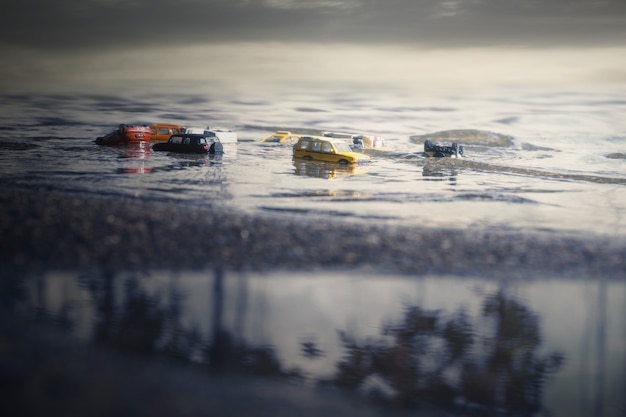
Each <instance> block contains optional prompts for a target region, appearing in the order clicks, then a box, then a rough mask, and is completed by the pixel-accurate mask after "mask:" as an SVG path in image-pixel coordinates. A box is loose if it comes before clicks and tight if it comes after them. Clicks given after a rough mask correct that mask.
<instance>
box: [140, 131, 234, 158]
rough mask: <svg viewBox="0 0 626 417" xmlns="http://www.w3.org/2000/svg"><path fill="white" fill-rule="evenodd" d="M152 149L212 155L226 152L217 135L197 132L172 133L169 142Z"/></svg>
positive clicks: (157, 144)
mask: <svg viewBox="0 0 626 417" xmlns="http://www.w3.org/2000/svg"><path fill="white" fill-rule="evenodd" d="M152 150H153V151H169V152H179V153H199V154H203V153H205V154H206V153H208V154H211V155H215V154H221V153H224V147H223V146H222V143H221V142H220V141H219V139H218V138H217V137H216V136H210V137H207V136H205V135H203V134H196V133H181V134H178V135H172V136H170V138H169V140H168V141H167V142H162V143H155V144H154V145H152Z"/></svg>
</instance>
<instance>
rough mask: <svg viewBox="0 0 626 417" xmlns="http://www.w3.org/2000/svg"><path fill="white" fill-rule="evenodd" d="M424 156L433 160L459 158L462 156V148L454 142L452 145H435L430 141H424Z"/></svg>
mask: <svg viewBox="0 0 626 417" xmlns="http://www.w3.org/2000/svg"><path fill="white" fill-rule="evenodd" d="M424 154H425V155H426V156H430V157H435V158H445V157H449V158H460V157H461V156H463V146H461V145H459V144H458V143H456V142H454V143H453V144H452V145H450V146H448V145H437V144H435V143H433V142H432V141H430V140H426V141H424Z"/></svg>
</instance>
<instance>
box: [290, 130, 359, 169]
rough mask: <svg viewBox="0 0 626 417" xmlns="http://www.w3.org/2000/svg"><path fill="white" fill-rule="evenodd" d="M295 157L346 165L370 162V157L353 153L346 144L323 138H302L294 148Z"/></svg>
mask: <svg viewBox="0 0 626 417" xmlns="http://www.w3.org/2000/svg"><path fill="white" fill-rule="evenodd" d="M293 157H294V158H302V159H309V160H317V161H327V162H338V163H340V164H346V165H347V164H360V163H365V162H369V160H370V157H369V156H368V155H365V154H363V153H359V152H353V151H352V149H350V146H349V145H348V144H347V143H346V142H343V141H339V140H336V139H333V138H326V137H323V136H301V137H300V139H298V142H297V143H296V144H295V145H294V146H293Z"/></svg>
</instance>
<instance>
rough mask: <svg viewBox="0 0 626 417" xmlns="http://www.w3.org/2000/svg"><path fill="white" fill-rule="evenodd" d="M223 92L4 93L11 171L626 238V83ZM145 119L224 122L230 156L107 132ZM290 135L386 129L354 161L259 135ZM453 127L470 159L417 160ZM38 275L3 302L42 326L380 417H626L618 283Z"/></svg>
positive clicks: (52, 179)
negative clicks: (407, 416)
mask: <svg viewBox="0 0 626 417" xmlns="http://www.w3.org/2000/svg"><path fill="white" fill-rule="evenodd" d="M213 87H214V86H213ZM213 87H212V88H206V89H205V90H202V89H200V90H199V91H195V90H191V89H188V90H184V89H183V90H181V91H172V89H170V91H168V92H167V93H161V92H158V93H146V92H145V90H143V91H142V92H133V91H125V93H124V94H117V93H114V92H112V91H108V92H99V93H89V94H71V95H69V94H67V95H64V94H47V95H46V94H43V95H38V96H31V95H17V94H16V95H10V96H2V97H0V120H1V123H0V125H1V126H3V127H2V130H1V131H0V149H1V152H0V184H1V185H2V186H3V187H13V188H15V187H19V188H22V189H43V190H51V191H58V192H72V193H81V194H87V195H89V194H96V195H108V196H112V197H115V196H134V197H138V198H142V199H150V200H158V201H165V202H167V201H177V202H184V203H186V204H189V205H193V206H200V207H203V206H204V207H207V208H208V209H212V208H215V209H223V210H233V211H240V212H246V213H251V214H256V215H263V216H293V217H294V218H299V217H306V218H307V219H313V220H319V221H325V220H326V219H329V218H332V219H335V220H337V219H341V220H343V221H345V222H376V223H380V224H393V225H410V226H423V227H445V228H461V229H477V230H482V229H492V228H493V229H512V230H518V229H523V230H525V231H529V232H533V231H541V232H548V233H554V234H556V235H574V236H577V237H581V238H587V237H600V238H608V239H611V240H616V241H618V242H621V243H623V242H624V238H625V237H626V169H625V168H626V124H625V122H624V118H623V115H624V114H626V100H624V97H625V95H624V91H619V90H615V89H611V90H599V91H584V92H581V91H569V90H560V91H549V92H548V91H545V90H542V91H540V92H537V91H533V90H517V91H507V90H502V91H498V92H497V93H496V92H491V93H487V92H481V93H480V94H472V95H463V94H460V93H459V94H457V93H454V92H452V93H448V94H447V95H431V96H422V95H417V94H412V93H410V92H409V91H407V90H406V89H401V88H399V89H395V90H394V89H378V90H377V89H374V88H368V89H354V88H350V87H347V86H345V87H343V88H342V87H338V86H334V87H333V88H329V89H318V90H316V91H315V94H312V93H311V92H310V91H308V92H307V91H304V90H298V89H284V90H279V91H277V90H270V89H265V90H263V89H258V90H250V91H241V90H232V89H226V88H224V89H217V88H213ZM151 122H173V123H181V124H184V125H189V126H205V125H211V126H220V127H227V128H231V129H233V130H235V131H237V132H238V134H239V142H238V143H236V144H227V145H226V146H225V154H224V155H223V156H220V157H212V156H182V155H170V154H165V153H155V152H152V151H151V150H150V148H149V147H128V148H127V147H100V146H97V145H95V144H94V142H93V141H94V139H95V138H96V137H97V136H101V135H103V134H105V133H108V132H109V131H111V130H113V129H115V127H116V126H117V125H118V124H119V123H146V124H147V123H151ZM278 129H281V130H283V129H286V130H291V131H293V132H300V131H302V132H305V131H306V132H311V131H329V130H330V131H342V132H355V133H371V134H376V135H380V136H383V137H384V138H385V139H386V143H387V149H386V150H385V151H381V152H375V153H372V161H371V163H370V164H368V165H365V166H359V167H352V168H343V167H338V166H334V165H328V164H319V163H311V162H305V161H294V160H293V159H292V157H291V148H290V146H284V145H278V144H262V143H259V142H258V140H259V139H261V138H262V137H264V136H266V135H269V134H270V133H272V132H273V131H275V130H278ZM442 131H450V132H448V133H449V134H448V135H447V136H446V138H448V139H449V138H452V139H453V140H455V141H457V142H459V143H460V144H462V145H463V146H465V157H464V158H463V159H461V160H450V159H445V160H443V159H442V160H433V159H425V158H423V157H422V155H421V154H420V152H421V151H422V149H423V145H422V144H423V140H424V138H427V137H432V138H435V139H437V138H441V137H442V135H441V134H438V132H442ZM24 278H26V279H25V280H24V282H23V283H22V284H21V285H23V293H24V295H23V297H21V298H20V303H19V305H18V306H17V307H15V306H14V305H13V304H12V303H8V304H7V305H6V306H5V307H4V308H8V305H10V306H13V307H14V308H15V310H14V311H12V313H14V314H15V317H19V318H20V319H24V320H26V322H27V323H30V324H32V323H39V324H41V323H43V324H45V325H47V326H50V327H53V328H62V329H65V331H66V332H68V333H69V334H71V335H72V336H73V337H75V338H77V339H78V340H81V341H83V342H86V343H87V345H89V346H91V345H100V346H107V347H108V348H111V349H122V350H126V351H132V352H139V353H142V354H149V355H151V357H175V358H177V360H180V361H182V362H184V363H193V364H199V365H201V366H204V367H206V368H207V369H209V370H211V371H218V372H228V373H232V374H243V375H255V376H257V377H259V376H260V377H262V378H264V379H263V380H265V381H276V380H289V381H292V380H294V379H296V380H298V381H300V383H302V384H303V385H304V386H306V387H312V386H313V387H317V386H320V385H321V386H324V387H332V388H337V389H339V388H341V390H340V391H339V392H341V393H344V392H347V393H348V394H346V397H345V398H354V396H355V395H356V397H357V398H359V401H361V400H362V401H363V403H364V404H375V405H372V406H371V407H372V408H368V410H378V408H377V407H382V410H383V411H382V412H381V415H382V414H385V415H389V414H388V413H390V412H392V411H398V410H401V409H404V407H409V409H411V407H418V408H417V409H419V410H422V412H423V413H425V411H424V410H425V408H424V405H425V404H427V405H429V407H430V406H432V407H434V409H435V410H441V412H446V413H449V414H448V415H460V416H464V415H510V414H516V415H553V416H581V417H582V416H589V415H595V416H623V415H624V414H625V413H626V403H625V402H624V398H623V393H624V392H625V391H626V326H625V325H624V320H623V318H624V316H625V314H626V286H625V282H624V281H608V280H604V279H603V277H576V278H575V279H574V278H571V277H567V276H554V277H552V276H550V277H527V278H528V279H527V280H524V281H508V280H507V279H506V278H507V277H501V279H499V280H493V279H491V280H487V279H482V278H481V277H455V276H445V277H442V276H387V275H384V274H382V275H381V274H380V273H377V272H375V271H358V270H357V271H345V272H342V271H339V272H337V271H334V272H333V271H319V272H317V273H303V272H300V271H275V272H274V273H263V274H255V273H253V272H249V273H233V272H231V271H227V270H225V271H222V270H206V271H146V272H145V273H143V274H139V273H126V272H124V271H120V272H119V273H116V274H114V275H107V274H104V273H102V274H99V273H94V272H91V273H82V272H77V271H45V272H43V273H41V274H40V275H36V276H28V277H24ZM13 307H12V308H13ZM18 313H19V314H18ZM27 369H29V372H32V373H33V374H34V375H38V374H37V371H36V370H33V369H31V368H27ZM42 378H43V377H42ZM68 378H70V377H68ZM70 379H71V378H70ZM344 389H345V390H344ZM171 395H173V394H171ZM258 395H259V396H261V397H262V393H258ZM342 395H343V394H342ZM90 398H91V397H90ZM92 400H94V402H95V403H97V401H96V399H95V398H92ZM235 403H236V401H235V402H232V403H230V406H235ZM268 407H269V408H268V410H271V409H272V408H271V407H270V406H268ZM428 410H430V408H428ZM247 411H250V410H247ZM236 414H237V413H235V412H232V413H231V415H236ZM244 414H246V413H241V415H244ZM344 414H345V415H351V414H352V413H344ZM181 415H182V414H181ZM248 415H249V413H248ZM273 415H275V414H273ZM336 415H342V413H337V414H336ZM424 415H426V414H424Z"/></svg>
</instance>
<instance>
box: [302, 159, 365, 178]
mask: <svg viewBox="0 0 626 417" xmlns="http://www.w3.org/2000/svg"><path fill="white" fill-rule="evenodd" d="M293 166H294V172H293V173H294V174H295V175H299V176H307V177H316V178H323V179H327V180H330V179H334V178H342V177H349V176H351V175H358V174H366V173H367V172H368V167H367V166H363V165H341V164H337V163H332V162H320V161H305V160H300V159H294V160H293Z"/></svg>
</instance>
